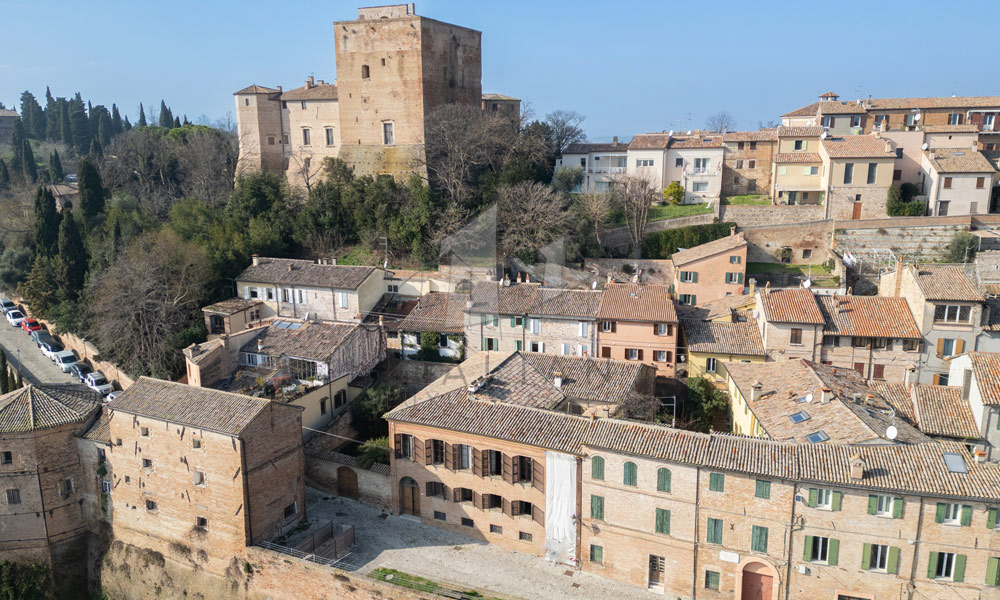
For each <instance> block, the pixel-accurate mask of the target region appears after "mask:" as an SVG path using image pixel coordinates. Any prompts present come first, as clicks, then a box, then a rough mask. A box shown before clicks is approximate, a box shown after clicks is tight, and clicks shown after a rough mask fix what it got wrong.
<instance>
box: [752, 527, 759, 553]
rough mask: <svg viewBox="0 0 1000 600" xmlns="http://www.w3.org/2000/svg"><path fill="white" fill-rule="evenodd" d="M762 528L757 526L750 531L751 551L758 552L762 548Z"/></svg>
mask: <svg viewBox="0 0 1000 600" xmlns="http://www.w3.org/2000/svg"><path fill="white" fill-rule="evenodd" d="M759 538H760V528H759V527H757V526H756V525H754V526H753V528H752V529H751V530H750V549H751V550H757V548H760V539H759Z"/></svg>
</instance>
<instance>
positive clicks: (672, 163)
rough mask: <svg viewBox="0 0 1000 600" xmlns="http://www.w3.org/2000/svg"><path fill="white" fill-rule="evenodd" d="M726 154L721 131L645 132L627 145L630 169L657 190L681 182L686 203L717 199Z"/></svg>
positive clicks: (630, 171)
mask: <svg viewBox="0 0 1000 600" xmlns="http://www.w3.org/2000/svg"><path fill="white" fill-rule="evenodd" d="M724 158H725V148H724V147H723V143H722V135H721V134H717V133H711V132H700V131H696V132H688V133H687V134H675V133H674V132H672V131H671V132H663V133H642V134H639V135H637V136H635V137H634V138H632V141H631V142H630V143H629V145H628V169H627V173H628V174H629V175H632V176H635V177H642V178H645V179H647V180H648V181H649V182H650V184H651V185H652V186H653V188H654V189H658V190H663V189H666V187H667V186H668V185H670V184H671V183H673V182H677V183H679V184H680V185H681V186H682V187H683V188H684V204H695V203H698V202H711V201H716V202H717V201H718V200H719V197H720V195H721V193H722V167H723V162H724Z"/></svg>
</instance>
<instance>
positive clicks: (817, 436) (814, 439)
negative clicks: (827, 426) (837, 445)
mask: <svg viewBox="0 0 1000 600" xmlns="http://www.w3.org/2000/svg"><path fill="white" fill-rule="evenodd" d="M806 439H807V440H809V443H810V444H818V443H820V442H825V441H827V440H828V439H830V436H828V435H826V432H825V431H823V430H822V429H820V430H819V431H815V432H813V433H810V434H809V435H807V436H806Z"/></svg>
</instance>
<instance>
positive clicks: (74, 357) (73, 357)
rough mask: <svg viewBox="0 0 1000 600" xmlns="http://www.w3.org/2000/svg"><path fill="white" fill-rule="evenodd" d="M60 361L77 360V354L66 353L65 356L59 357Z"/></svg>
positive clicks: (69, 361)
mask: <svg viewBox="0 0 1000 600" xmlns="http://www.w3.org/2000/svg"><path fill="white" fill-rule="evenodd" d="M59 362H61V363H71V362H76V355H75V354H66V355H65V356H60V357H59Z"/></svg>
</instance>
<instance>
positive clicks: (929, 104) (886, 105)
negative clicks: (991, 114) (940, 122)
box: [865, 96, 1000, 111]
mask: <svg viewBox="0 0 1000 600" xmlns="http://www.w3.org/2000/svg"><path fill="white" fill-rule="evenodd" d="M865 103H866V104H869V103H870V104H871V106H870V108H869V110H871V111H876V110H879V109H886V110H892V109H905V108H997V107H1000V96H939V97H936V98H872V99H871V100H866V101H865Z"/></svg>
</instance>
